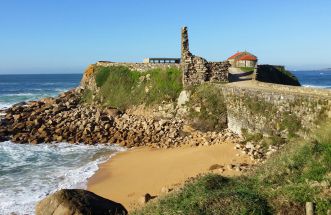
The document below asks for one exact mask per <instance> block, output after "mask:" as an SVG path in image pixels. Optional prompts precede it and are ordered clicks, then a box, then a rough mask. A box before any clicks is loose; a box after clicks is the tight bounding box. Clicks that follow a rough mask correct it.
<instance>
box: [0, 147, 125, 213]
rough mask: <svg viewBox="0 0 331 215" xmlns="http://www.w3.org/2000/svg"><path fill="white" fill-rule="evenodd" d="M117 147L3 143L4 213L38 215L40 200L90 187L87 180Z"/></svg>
mask: <svg viewBox="0 0 331 215" xmlns="http://www.w3.org/2000/svg"><path fill="white" fill-rule="evenodd" d="M124 150H125V149H124V148H122V147H119V146H117V145H104V144H99V145H94V146H90V145H73V144H68V143H59V144H39V145H31V144H22V145H21V144H14V143H11V142H9V141H8V142H2V143H0V214H10V213H12V212H14V213H17V214H34V206H35V203H36V202H37V201H39V200H40V199H42V198H44V197H45V196H47V195H48V194H50V193H53V192H55V191H56V190H59V189H63V188H82V189H84V188H86V184H87V179H88V178H89V177H91V176H92V175H93V174H94V173H95V172H96V171H97V170H98V165H99V164H100V163H102V162H105V161H106V160H107V159H109V158H110V157H111V156H112V155H114V154H115V153H116V152H119V151H124Z"/></svg>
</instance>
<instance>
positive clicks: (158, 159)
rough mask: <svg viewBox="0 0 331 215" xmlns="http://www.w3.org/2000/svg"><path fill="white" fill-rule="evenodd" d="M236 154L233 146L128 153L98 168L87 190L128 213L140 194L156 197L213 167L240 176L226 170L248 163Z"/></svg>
mask: <svg viewBox="0 0 331 215" xmlns="http://www.w3.org/2000/svg"><path fill="white" fill-rule="evenodd" d="M239 153H240V152H239V151H238V150H236V149H234V144H233V143H222V144H217V145H213V146H199V147H189V146H184V147H180V148H173V149H152V148H148V147H142V148H136V149H131V150H128V151H126V152H123V153H119V154H117V155H116V156H114V157H113V158H111V159H110V160H109V161H108V162H106V163H104V164H102V165H101V166H100V169H99V170H98V172H97V173H96V174H95V175H94V176H93V177H92V178H91V179H90V180H89V182H88V190H90V191H92V192H94V193H96V194H97V195H100V196H103V197H105V198H108V199H111V200H113V201H117V202H120V203H122V204H123V205H124V206H125V207H126V208H127V209H128V210H132V209H133V208H135V207H137V206H139V198H141V196H143V195H144V194H146V193H149V194H151V195H152V196H158V195H160V194H161V189H162V188H164V187H168V188H169V187H170V188H171V187H176V186H179V185H181V184H182V183H183V182H185V180H186V179H187V178H189V177H192V176H196V175H198V174H200V173H207V172H210V170H209V168H210V166H211V165H214V164H220V165H224V166H225V168H224V169H225V170H224V171H223V172H222V171H220V170H214V172H217V173H220V174H222V175H225V176H235V175H240V174H242V173H241V172H239V171H235V170H229V169H227V168H226V165H227V164H239V163H248V164H249V163H251V160H250V159H249V157H248V156H246V155H242V154H240V155H239V156H238V154H239Z"/></svg>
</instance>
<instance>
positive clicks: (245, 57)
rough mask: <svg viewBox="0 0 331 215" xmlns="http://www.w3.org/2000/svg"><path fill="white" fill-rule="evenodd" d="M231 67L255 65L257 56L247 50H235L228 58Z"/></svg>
mask: <svg viewBox="0 0 331 215" xmlns="http://www.w3.org/2000/svg"><path fill="white" fill-rule="evenodd" d="M228 61H229V63H230V64H231V66H232V67H255V66H256V64H257V57H256V56H255V55H253V54H251V53H249V52H247V51H244V52H237V53H236V54H234V55H232V56H231V57H229V58H228Z"/></svg>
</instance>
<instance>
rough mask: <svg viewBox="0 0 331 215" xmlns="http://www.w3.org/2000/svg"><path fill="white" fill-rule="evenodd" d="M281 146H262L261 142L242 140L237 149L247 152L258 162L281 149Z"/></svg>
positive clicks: (236, 146)
mask: <svg viewBox="0 0 331 215" xmlns="http://www.w3.org/2000/svg"><path fill="white" fill-rule="evenodd" d="M280 147H281V146H272V145H270V146H268V147H267V148H265V147H262V145H261V144H259V143H254V142H250V141H249V142H245V141H241V142H240V143H237V144H236V145H235V149H239V150H241V151H242V153H243V154H247V155H249V156H250V158H251V159H252V160H254V161H257V162H262V161H264V160H265V159H266V158H268V157H269V156H270V155H271V154H273V153H275V152H276V151H278V150H279V148H280Z"/></svg>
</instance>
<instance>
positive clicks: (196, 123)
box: [188, 84, 227, 131]
mask: <svg viewBox="0 0 331 215" xmlns="http://www.w3.org/2000/svg"><path fill="white" fill-rule="evenodd" d="M190 91H191V97H190V101H189V103H188V107H189V114H188V119H189V121H190V122H191V124H192V126H193V127H194V128H196V129H199V130H202V131H213V130H222V129H223V128H225V127H226V114H227V112H226V105H225V103H224V97H223V94H222V92H221V91H220V90H219V88H217V87H216V86H215V85H213V84H201V85H197V86H194V87H191V89H190Z"/></svg>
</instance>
